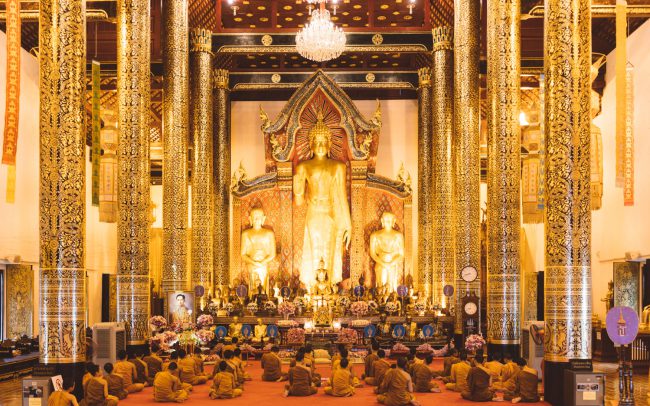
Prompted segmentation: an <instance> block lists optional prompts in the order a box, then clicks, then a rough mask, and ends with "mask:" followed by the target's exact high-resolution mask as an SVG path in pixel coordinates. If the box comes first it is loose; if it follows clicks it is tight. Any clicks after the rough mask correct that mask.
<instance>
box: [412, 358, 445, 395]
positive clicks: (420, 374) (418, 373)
mask: <svg viewBox="0 0 650 406" xmlns="http://www.w3.org/2000/svg"><path fill="white" fill-rule="evenodd" d="M432 378H433V373H432V371H431V369H429V367H428V366H427V365H425V364H423V363H421V362H418V363H416V364H414V365H413V368H412V369H411V379H413V386H414V388H413V390H415V391H416V392H431V389H433V388H437V387H438V385H437V384H436V383H435V382H432V381H431V379H432Z"/></svg>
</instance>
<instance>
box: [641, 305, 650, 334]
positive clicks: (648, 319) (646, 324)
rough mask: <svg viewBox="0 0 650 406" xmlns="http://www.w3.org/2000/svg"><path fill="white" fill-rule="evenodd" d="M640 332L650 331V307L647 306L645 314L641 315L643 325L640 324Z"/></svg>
mask: <svg viewBox="0 0 650 406" xmlns="http://www.w3.org/2000/svg"><path fill="white" fill-rule="evenodd" d="M639 330H650V305H647V306H646V307H644V308H643V313H641V324H639Z"/></svg>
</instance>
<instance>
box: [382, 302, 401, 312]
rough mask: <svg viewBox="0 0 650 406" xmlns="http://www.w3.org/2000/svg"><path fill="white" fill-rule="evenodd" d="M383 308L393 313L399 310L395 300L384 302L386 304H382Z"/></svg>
mask: <svg viewBox="0 0 650 406" xmlns="http://www.w3.org/2000/svg"><path fill="white" fill-rule="evenodd" d="M384 310H386V311H387V312H388V313H395V312H396V311H397V310H399V307H397V303H395V302H388V303H386V306H384Z"/></svg>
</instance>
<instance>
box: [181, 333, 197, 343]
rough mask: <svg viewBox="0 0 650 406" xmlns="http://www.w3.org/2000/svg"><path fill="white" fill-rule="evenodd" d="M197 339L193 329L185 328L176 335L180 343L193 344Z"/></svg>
mask: <svg viewBox="0 0 650 406" xmlns="http://www.w3.org/2000/svg"><path fill="white" fill-rule="evenodd" d="M198 341H199V340H198V338H197V336H196V334H195V333H194V331H190V330H185V331H183V332H182V333H181V334H180V335H179V336H178V343H179V344H180V345H193V344H196V343H197V342H198Z"/></svg>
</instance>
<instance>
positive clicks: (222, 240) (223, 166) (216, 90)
mask: <svg viewBox="0 0 650 406" xmlns="http://www.w3.org/2000/svg"><path fill="white" fill-rule="evenodd" d="M212 86H213V94H212V96H213V98H214V99H213V100H214V123H213V126H214V230H215V234H214V283H215V285H217V286H221V287H222V286H228V284H229V283H230V174H231V170H230V91H229V89H228V71H227V70H225V69H215V70H213V71H212Z"/></svg>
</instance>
